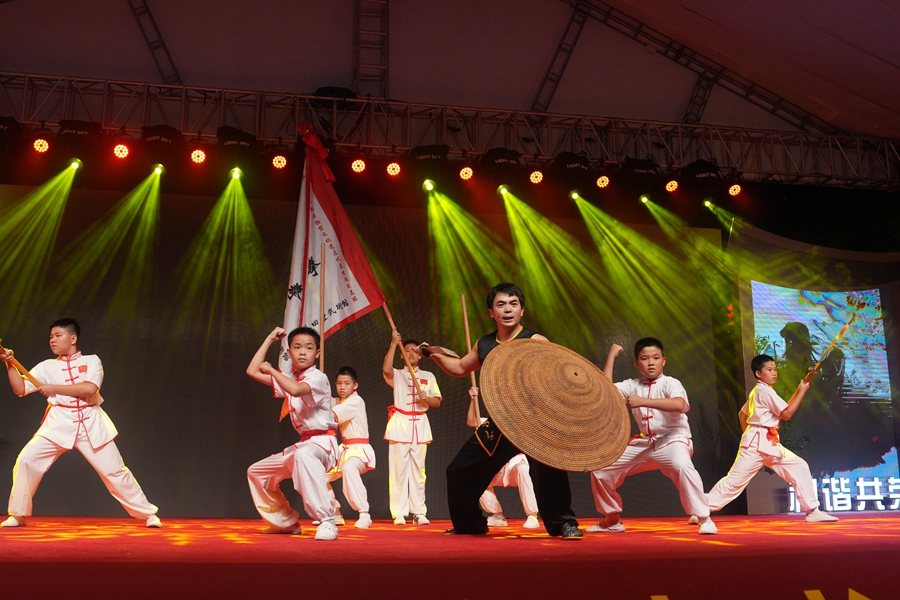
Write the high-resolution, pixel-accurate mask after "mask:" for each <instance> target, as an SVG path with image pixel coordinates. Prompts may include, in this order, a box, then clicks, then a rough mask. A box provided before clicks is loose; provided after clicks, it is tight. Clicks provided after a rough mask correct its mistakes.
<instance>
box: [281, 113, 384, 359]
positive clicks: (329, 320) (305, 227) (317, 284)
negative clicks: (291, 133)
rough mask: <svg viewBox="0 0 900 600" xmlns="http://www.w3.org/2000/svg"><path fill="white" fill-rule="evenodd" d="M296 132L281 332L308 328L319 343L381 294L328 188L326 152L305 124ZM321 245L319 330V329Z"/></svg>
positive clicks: (376, 301) (372, 306)
mask: <svg viewBox="0 0 900 600" xmlns="http://www.w3.org/2000/svg"><path fill="white" fill-rule="evenodd" d="M300 131H301V132H302V133H303V141H304V142H306V145H307V148H306V163H305V165H304V167H303V184H302V186H301V189H300V205H299V206H298V208H297V227H296V230H295V232H294V251H293V256H292V259H291V277H290V281H289V282H288V297H287V306H286V307H285V311H284V328H285V329H286V330H287V331H289V332H290V331H291V330H292V329H294V328H296V327H299V326H301V325H302V326H306V327H311V328H313V329H315V330H316V331H319V332H321V333H322V338H323V339H324V338H327V337H328V336H329V335H331V334H332V333H334V332H335V331H337V330H338V329H340V328H341V327H343V326H344V325H346V324H347V323H350V322H352V321H354V320H356V319H358V318H359V317H361V316H363V315H365V314H366V313H368V312H370V311H372V310H375V309H376V308H379V307H380V306H381V305H382V304H384V294H383V293H382V292H381V288H380V287H379V286H378V281H377V280H376V279H375V275H374V274H373V273H372V268H371V267H370V266H369V261H368V260H367V259H366V255H365V254H364V253H363V250H362V246H361V245H360V243H359V240H358V239H357V238H356V232H355V231H353V226H352V225H351V224H350V220H349V219H348V218H347V213H346V212H345V211H344V207H343V206H342V205H341V201H340V199H339V198H338V196H337V193H336V192H335V191H334V186H332V185H331V183H332V182H333V181H334V175H333V174H332V172H331V169H329V168H328V165H327V164H325V157H326V156H327V155H328V152H327V151H326V150H325V148H324V147H323V146H322V143H321V141H319V138H318V136H316V134H315V133H313V132H312V128H311V127H310V126H309V125H308V124H306V123H304V124H302V125H301V127H300ZM323 243H324V244H325V257H324V262H325V327H320V324H319V298H320V296H321V285H322V282H321V273H322V261H323V259H322V254H321V248H322V244H323ZM281 368H282V370H283V371H285V372H287V373H290V370H291V365H290V360H289V359H288V358H287V355H286V353H285V352H282V357H281Z"/></svg>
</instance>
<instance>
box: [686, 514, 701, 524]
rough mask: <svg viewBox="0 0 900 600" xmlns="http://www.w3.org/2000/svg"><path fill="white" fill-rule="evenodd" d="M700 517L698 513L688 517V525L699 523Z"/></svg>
mask: <svg viewBox="0 0 900 600" xmlns="http://www.w3.org/2000/svg"><path fill="white" fill-rule="evenodd" d="M699 524H700V518H699V517H698V516H697V515H691V518H690V519H688V525H699Z"/></svg>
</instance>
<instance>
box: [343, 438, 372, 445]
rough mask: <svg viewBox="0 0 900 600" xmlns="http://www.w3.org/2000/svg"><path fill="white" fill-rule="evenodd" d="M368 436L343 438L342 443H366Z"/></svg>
mask: <svg viewBox="0 0 900 600" xmlns="http://www.w3.org/2000/svg"><path fill="white" fill-rule="evenodd" d="M368 443H369V438H344V444H368Z"/></svg>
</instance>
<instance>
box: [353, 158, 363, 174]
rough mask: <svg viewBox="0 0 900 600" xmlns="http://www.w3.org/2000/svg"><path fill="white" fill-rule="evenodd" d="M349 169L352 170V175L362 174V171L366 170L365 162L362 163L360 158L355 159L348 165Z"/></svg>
mask: <svg viewBox="0 0 900 600" xmlns="http://www.w3.org/2000/svg"><path fill="white" fill-rule="evenodd" d="M350 168H351V169H353V172H354V173H362V172H363V171H365V170H366V161H364V160H363V159H361V158H357V159H356V160H354V161H353V163H352V164H351V165H350Z"/></svg>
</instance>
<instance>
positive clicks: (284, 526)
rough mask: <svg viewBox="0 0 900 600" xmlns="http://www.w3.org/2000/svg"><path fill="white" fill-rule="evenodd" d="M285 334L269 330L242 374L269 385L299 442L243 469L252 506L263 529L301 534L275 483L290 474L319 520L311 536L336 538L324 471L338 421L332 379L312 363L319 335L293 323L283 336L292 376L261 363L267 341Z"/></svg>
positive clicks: (333, 455)
mask: <svg viewBox="0 0 900 600" xmlns="http://www.w3.org/2000/svg"><path fill="white" fill-rule="evenodd" d="M284 336H285V331H284V329H282V328H281V327H276V328H275V329H274V330H272V333H270V334H269V335H268V336H267V337H266V339H265V340H264V341H263V343H262V345H261V346H260V347H259V350H257V351H256V354H255V355H254V356H253V359H252V360H251V361H250V365H249V366H248V367H247V375H249V376H250V377H251V378H253V379H255V380H256V381H258V382H260V383H262V384H265V385H270V386H272V389H273V391H274V394H275V397H276V398H284V403H283V406H282V408H281V417H282V418H284V417H285V416H286V415H288V414H290V416H291V424H292V425H293V426H294V429H296V430H297V433H299V434H300V441H299V442H297V443H296V444H294V445H293V446H289V447H287V448H285V449H284V450H282V451H281V452H278V453H276V454H273V455H272V456H270V457H268V458H264V459H262V460H261V461H259V462H257V463H254V464H252V465H250V468H249V469H247V480H248V481H249V483H250V494H251V495H252V496H253V503H254V504H255V505H256V510H258V511H259V514H260V516H261V517H262V518H263V520H264V521H265V522H266V523H267V524H268V526H269V527H268V529H267V533H300V525H299V524H298V519H299V517H300V515H299V514H297V511H295V510H294V509H292V508H291V505H290V504H289V503H288V501H287V498H285V497H284V493H283V492H282V491H281V489H279V487H278V486H279V484H280V483H281V482H282V481H284V480H285V479H288V478H291V479H292V480H293V483H294V489H295V490H297V492H298V493H299V494H300V495H301V496H302V497H303V508H304V509H305V510H306V514H307V515H308V516H309V517H311V518H312V519H315V520H316V521H319V526H318V528H316V536H315V537H316V539H317V540H336V539H337V537H338V530H337V527H336V526H335V524H334V506H333V505H332V503H331V495H330V494H329V493H328V484H327V483H326V482H325V473H326V472H327V471H328V470H329V469H331V468H332V467H334V465H335V461H336V460H337V423H336V422H335V420H334V414H333V413H332V412H331V384H330V383H328V377H327V376H326V375H325V374H324V373H323V372H322V371H320V370H319V369H317V368H316V358H318V356H319V334H318V333H317V332H316V331H315V330H314V329H310V328H309V327H298V328H297V329H294V330H293V331H291V333H290V335H288V336H287V338H288V354H289V355H290V357H291V362H292V363H293V374H292V377H288V376H287V375H285V374H284V373H282V372H280V371H279V370H278V369H277V368H275V367H273V366H272V365H270V364H269V363H268V362H266V352H267V351H268V350H269V346H271V345H272V344H273V343H274V342H276V341H278V340H280V339H282V338H283V337H284Z"/></svg>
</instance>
